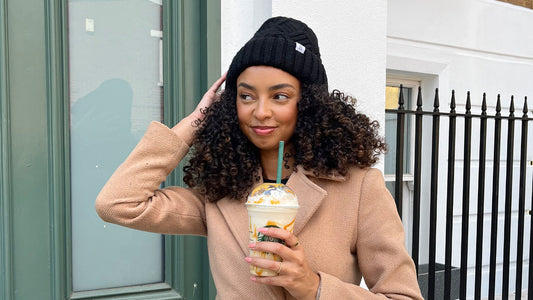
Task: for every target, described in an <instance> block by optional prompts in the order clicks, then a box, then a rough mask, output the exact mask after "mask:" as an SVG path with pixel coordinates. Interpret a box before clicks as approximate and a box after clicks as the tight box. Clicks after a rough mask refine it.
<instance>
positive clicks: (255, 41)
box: [226, 17, 327, 90]
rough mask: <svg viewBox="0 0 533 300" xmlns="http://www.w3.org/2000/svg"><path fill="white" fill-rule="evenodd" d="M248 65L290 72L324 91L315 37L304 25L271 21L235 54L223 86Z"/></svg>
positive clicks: (323, 73) (279, 19)
mask: <svg viewBox="0 0 533 300" xmlns="http://www.w3.org/2000/svg"><path fill="white" fill-rule="evenodd" d="M250 66H271V67H275V68H278V69H281V70H283V71H285V72H287V73H290V74H291V75H293V76H294V77H296V78H298V79H299V80H300V82H302V83H309V84H319V85H322V86H323V87H324V88H325V89H326V90H327V77H326V71H325V70H324V66H323V65H322V60H321V59H320V51H319V48H318V40H317V38H316V35H315V34H314V32H313V31H312V30H311V28H309V27H307V25H305V24H304V23H302V22H300V21H298V20H295V19H292V18H287V17H274V18H270V19H268V20H266V21H265V23H263V25H261V28H259V30H258V31H257V32H256V33H255V35H254V36H253V37H252V39H250V40H249V41H248V42H247V43H246V44H245V45H244V46H243V47H242V48H241V50H239V52H237V54H236V55H235V57H234V58H233V61H232V62H231V65H230V67H229V70H228V74H227V77H226V86H235V85H236V84H237V77H239V75H240V74H241V72H242V71H244V70H245V69H246V68H248V67H250Z"/></svg>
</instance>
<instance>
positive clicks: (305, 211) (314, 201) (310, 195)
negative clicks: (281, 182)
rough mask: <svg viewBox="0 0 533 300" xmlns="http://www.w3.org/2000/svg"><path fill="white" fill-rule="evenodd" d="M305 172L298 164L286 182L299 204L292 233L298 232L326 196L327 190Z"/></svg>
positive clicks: (296, 233)
mask: <svg viewBox="0 0 533 300" xmlns="http://www.w3.org/2000/svg"><path fill="white" fill-rule="evenodd" d="M306 173H307V172H306V171H305V170H304V169H303V168H302V167H300V166H298V168H297V171H296V172H293V173H292V175H291V177H290V178H289V181H288V182H287V186H288V187H290V188H291V189H292V190H293V191H294V193H295V194H296V196H297V197H298V203H299V204H300V209H298V214H297V215H296V221H295V223H294V235H298V233H300V231H301V230H302V229H303V228H304V227H305V224H307V222H308V221H309V219H311V217H312V216H313V214H314V213H315V212H316V210H317V209H318V207H319V206H320V204H321V203H322V201H323V200H324V198H326V196H327V192H326V191H325V190H324V189H322V188H321V187H319V186H318V185H316V184H315V183H314V182H312V181H311V180H310V179H309V178H308V177H307V176H306Z"/></svg>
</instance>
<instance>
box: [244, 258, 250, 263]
mask: <svg viewBox="0 0 533 300" xmlns="http://www.w3.org/2000/svg"><path fill="white" fill-rule="evenodd" d="M244 260H246V261H247V262H251V261H252V258H251V257H246V258H244Z"/></svg>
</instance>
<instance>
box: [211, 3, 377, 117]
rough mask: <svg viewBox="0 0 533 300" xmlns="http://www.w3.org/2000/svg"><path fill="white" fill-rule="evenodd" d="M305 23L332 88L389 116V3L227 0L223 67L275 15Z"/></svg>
mask: <svg viewBox="0 0 533 300" xmlns="http://www.w3.org/2000/svg"><path fill="white" fill-rule="evenodd" d="M279 15H282V16H288V17H292V18H295V19H299V20H301V21H303V22H304V23H306V24H307V25H308V26H309V27H310V28H311V29H313V31H314V32H315V34H316V35H317V37H318V41H319V46H320V52H321V57H322V60H323V64H324V66H325V68H326V72H327V75H328V82H329V87H330V90H332V89H339V90H341V91H343V92H345V93H346V94H350V95H352V96H354V97H356V98H357V99H358V103H359V104H358V105H359V109H360V110H361V111H363V112H365V113H367V114H369V116H370V117H371V118H374V119H377V120H378V121H380V122H381V123H382V122H383V120H384V111H383V107H384V101H385V100H384V99H385V90H384V88H383V86H384V85H385V56H386V38H385V37H386V1H385V0H378V1H376V0H364V1H362V0H359V1H350V0H342V1H335V2H334V4H333V5H332V2H330V1H320V0H311V1H281V0H274V1H251V0H240V1H238V0H223V1H222V19H221V20H222V21H221V22H222V38H221V39H222V45H223V46H222V70H226V69H227V68H228V67H229V64H230V63H231V59H232V58H233V56H234V55H235V53H236V52H237V51H238V50H239V49H240V47H242V45H244V43H245V42H246V41H247V40H248V39H250V38H251V37H252V35H253V34H254V33H255V31H256V30H257V29H258V28H259V26H260V25H261V24H262V23H263V21H264V20H266V19H267V18H269V17H270V16H279Z"/></svg>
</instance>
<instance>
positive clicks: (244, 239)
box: [216, 166, 345, 255]
mask: <svg viewBox="0 0 533 300" xmlns="http://www.w3.org/2000/svg"><path fill="white" fill-rule="evenodd" d="M259 174H261V172H259ZM310 177H315V176H314V175H313V172H312V171H307V170H305V169H304V168H303V167H301V166H297V168H296V171H295V172H293V173H292V174H291V176H290V177H289V180H288V182H287V186H288V187H290V188H291V189H292V190H293V191H294V193H295V194H296V196H297V197H298V203H299V204H300V209H299V210H298V214H297V215H296V221H295V224H294V234H295V235H296V236H297V235H298V234H299V233H300V231H301V230H302V229H303V228H304V227H305V225H306V224H307V222H308V221H309V220H310V219H311V217H312V216H313V215H314V213H315V212H316V210H317V209H318V208H319V207H320V204H321V203H322V201H323V200H324V198H326V196H327V192H326V191H325V190H324V189H323V188H321V187H320V186H318V185H317V184H316V183H314V182H313V181H312V180H311V179H310ZM315 178H324V179H329V180H333V181H344V180H345V179H344V177H343V176H341V175H330V176H319V177H315ZM262 182H263V178H262V177H261V176H260V178H259V180H258V181H257V182H256V183H255V184H254V188H255V187H256V186H258V185H259V184H261V183H262ZM216 205H217V207H218V209H219V210H220V211H221V213H222V215H223V216H224V219H225V221H226V223H227V224H228V227H229V229H230V230H231V232H232V234H233V235H234V237H235V239H236V240H237V241H238V243H239V245H240V246H241V249H242V251H243V252H244V254H245V255H248V251H249V248H248V240H249V238H248V212H247V210H246V207H245V205H244V202H240V201H235V199H230V198H227V197H226V198H223V199H220V200H219V201H217V202H216Z"/></svg>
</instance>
